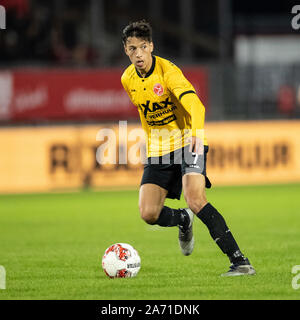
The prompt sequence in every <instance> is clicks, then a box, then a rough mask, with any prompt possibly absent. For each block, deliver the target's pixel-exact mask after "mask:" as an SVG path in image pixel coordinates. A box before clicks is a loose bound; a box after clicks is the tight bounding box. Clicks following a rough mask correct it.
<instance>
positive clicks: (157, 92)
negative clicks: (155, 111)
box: [153, 83, 164, 96]
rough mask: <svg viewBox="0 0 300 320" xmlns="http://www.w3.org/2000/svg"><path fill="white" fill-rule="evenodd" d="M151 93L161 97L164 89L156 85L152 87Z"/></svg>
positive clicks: (158, 84)
mask: <svg viewBox="0 0 300 320" xmlns="http://www.w3.org/2000/svg"><path fill="white" fill-rule="evenodd" d="M153 91H154V93H155V94H156V95H158V96H161V95H162V94H163V93H164V88H163V86H162V85H161V84H160V83H157V84H156V85H155V86H154V87H153Z"/></svg>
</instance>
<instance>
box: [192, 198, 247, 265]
mask: <svg viewBox="0 0 300 320" xmlns="http://www.w3.org/2000/svg"><path fill="white" fill-rule="evenodd" d="M197 217H198V218H199V219H200V220H201V221H202V222H203V223H204V224H205V225H206V226H207V228H208V230H209V233H210V235H211V237H212V238H213V240H214V241H215V242H216V244H217V245H218V246H219V248H220V249H221V250H222V252H223V253H225V254H227V256H228V258H229V260H230V261H231V263H238V262H242V261H244V260H245V258H244V256H243V254H242V253H241V251H240V248H239V246H238V245H237V243H236V241H235V239H234V237H233V235H232V234H231V232H230V230H229V228H228V227H227V225H226V222H225V220H224V218H223V217H222V215H221V214H220V213H219V212H218V211H217V210H216V209H215V208H214V207H213V206H212V205H211V204H210V203H207V204H206V205H205V206H204V207H203V208H202V209H201V210H200V211H199V212H198V213H197Z"/></svg>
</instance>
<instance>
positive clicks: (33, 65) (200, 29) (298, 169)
mask: <svg viewBox="0 0 300 320" xmlns="http://www.w3.org/2000/svg"><path fill="white" fill-rule="evenodd" d="M294 4H295V3H294V2H293V1H272V2H270V1H249V2H245V1H235V0H232V1H230V0H222V1H217V0H213V1H205V2H204V1H195V0H194V1H193V0H185V1H183V0H172V1H169V0H164V1H160V0H147V1H136V0H115V1H109V0H102V1H101V0H87V1H77V0H53V1H46V0H1V1H0V5H2V6H3V7H4V8H5V10H6V29H1V30H0V126H1V128H0V153H1V156H0V177H1V178H0V193H1V194H2V203H3V204H5V203H6V204H8V203H9V202H10V201H13V199H14V198H10V197H8V198H6V197H5V196H4V194H20V193H21V194H23V193H25V195H20V197H21V198H18V195H16V199H23V200H24V199H27V200H28V201H29V199H31V201H32V203H31V206H32V207H29V208H33V207H35V205H36V204H37V203H39V200H38V198H37V199H35V198H32V197H34V195H32V194H30V195H29V194H28V195H26V194H27V193H34V194H35V193H40V192H43V193H45V192H52V191H55V193H57V192H61V193H62V195H63V194H65V192H66V191H67V192H70V191H77V192H78V191H79V193H80V192H86V191H87V190H90V192H94V191H97V192H99V190H111V189H113V190H131V189H133V190H137V188H138V184H139V181H140V178H141V174H142V165H141V164H130V163H128V164H114V165H110V164H103V165H100V164H99V163H98V162H97V161H96V152H97V148H98V147H99V146H100V143H99V141H97V139H96V137H97V133H98V132H99V130H101V129H112V130H114V131H115V132H116V134H117V136H118V130H119V121H120V120H122V121H124V120H128V124H127V130H128V132H130V131H132V130H135V129H137V128H140V124H139V120H138V113H137V111H136V109H135V107H133V106H132V104H131V103H130V101H129V99H128V97H127V96H126V93H125V92H124V90H123V89H122V87H121V83H120V76H121V74H122V71H123V70H124V69H125V68H126V67H127V66H128V64H129V61H128V58H127V57H126V56H125V54H124V52H123V48H122V44H121V40H120V38H121V30H122V29H123V28H124V26H126V25H127V23H128V22H129V21H134V20H138V19H142V18H145V19H147V20H148V21H149V22H150V23H151V24H152V25H153V33H154V44H155V54H156V55H159V56H162V57H165V58H167V59H169V60H171V61H173V62H174V63H175V64H176V65H178V66H179V67H180V68H182V70H183V72H184V74H185V75H186V77H187V78H188V79H189V80H190V81H191V82H192V83H193V85H194V86H195V88H196V90H197V93H198V94H199V96H200V98H201V100H202V101H203V103H204V105H205V107H206V126H205V131H206V135H207V138H208V142H209V145H210V152H209V159H208V175H209V177H210V179H211V180H212V182H213V185H214V186H228V185H236V186H241V185H267V186H270V187H271V185H272V184H274V186H276V185H277V184H278V186H281V187H282V185H280V183H284V184H285V185H284V190H285V192H286V196H287V199H288V197H289V193H290V192H291V194H292V191H290V190H294V191H295V192H296V191H297V190H298V191H299V184H298V183H300V161H299V157H300V146H299V144H300V142H299V136H300V72H299V71H300V55H299V52H300V42H299V32H300V29H295V27H293V24H292V19H293V18H294V17H295V14H292V8H293V6H294ZM296 22H297V21H296ZM298 23H299V26H300V19H299V22H298ZM296 27H297V23H296ZM122 150H123V149H122V146H121V145H120V141H118V145H117V148H116V150H115V152H116V158H117V159H118V158H119V157H120V152H122ZM123 152H124V150H123ZM274 186H272V187H274ZM82 190H83V191H82ZM220 190H223V189H220ZM224 190H225V189H224ZM226 190H227V189H226ZM228 190H231V189H228ZM232 190H233V191H232V192H233V193H234V192H237V190H238V189H232ZM252 190H253V194H255V189H252ZM258 190H260V189H258ZM271 190H274V189H271ZM271 192H272V191H271ZM225 193H226V192H225ZM275 193H276V192H275ZM96 194H97V193H96ZM101 194H102V193H101V192H100V193H99V196H100V197H101ZM111 194H112V196H111V199H113V195H114V194H115V195H116V197H117V196H118V197H121V198H122V196H120V195H121V194H122V193H120V192H119V191H116V192H115V193H114V192H112V193H111ZM278 194H281V192H279V193H278ZM133 195H134V197H133V199H135V200H133V201H136V202H137V193H134V194H133ZM11 197H12V196H11ZM37 197H38V196H37ZM232 197H233V198H232V201H234V199H235V196H232ZM108 198H110V197H108ZM51 199H52V198H51ZM75 199H76V197H75V198H74V201H76V200H75ZM229 199H230V197H229ZM23 200H22V201H23ZM27 200H24V201H27ZM251 200H252V201H255V199H251ZM20 201H21V200H20ZM53 201H57V200H53ZM224 201H225V200H224ZM228 201H231V200H228ZM261 201H262V206H264V205H265V207H267V204H265V203H264V200H263V199H262V200H261ZM58 202H59V203H60V200H58ZM288 202H289V201H288V200H287V201H286V202H285V204H286V203H288ZM294 204H295V203H294ZM135 205H136V203H135V202H134V206H135ZM245 205H246V203H245ZM46 206H47V204H46ZM67 206H68V201H66V203H65V207H66V208H67ZM285 206H286V205H285ZM265 207H263V208H265ZM5 208H6V207H5V206H3V208H2V209H0V210H1V212H0V216H1V219H2V222H5V221H6V222H7V221H8V220H7V219H8V213H9V212H12V213H15V211H13V209H12V208H11V210H12V211H10V209H5ZM29 208H28V210H29V211H30V209H29ZM293 208H294V209H295V208H296V206H295V205H294V206H293ZM66 210H67V209H66ZM93 210H95V209H93ZM99 210H100V209H99ZM109 210H110V209H109ZM115 210H116V211H118V210H117V209H116V208H115ZM290 210H292V209H290ZM63 211H64V204H63V203H62V204H61V211H60V213H63ZM100 211H101V210H100ZM19 214H20V213H19V212H18V213H17V216H16V217H19ZM99 214H100V213H99ZM25 215H26V213H25V212H24V216H25ZM29 215H30V214H29ZM136 215H137V217H138V213H136ZM18 219H19V218H16V222H15V223H18V221H19V223H20V226H25V225H26V223H25V222H24V221H26V218H24V217H22V218H20V220H18ZM24 219H25V220H24ZM70 219H72V218H71V216H70ZM248 219H250V213H249V215H248ZM291 219H292V221H294V223H295V224H294V227H295V228H296V226H299V219H298V218H297V217H296V216H295V215H292V213H291ZM22 221H23V222H22ZM22 223H23V224H22ZM4 225H5V224H4V223H2V226H4ZM108 228H109V224H108ZM2 234H5V232H3V230H2ZM49 239H50V238H49ZM113 240H114V237H112V238H111V241H113ZM3 241H4V240H3ZM107 241H108V242H107V243H106V244H107V245H108V244H110V243H109V242H110V240H107ZM117 241H120V240H117ZM102 249H105V248H102V246H101V247H100V249H99V250H102ZM5 259H8V257H7V256H5V255H4V256H3V257H2V260H3V261H4V262H2V261H0V264H3V265H8V264H9V262H8V260H9V259H8V260H7V262H5V261H6V260H5ZM294 264H296V262H295V261H294ZM288 272H289V271H288ZM20 290H21V289H20ZM12 296H14V295H13V294H12ZM50 296H51V295H50ZM20 297H22V293H20ZM111 297H114V296H113V295H112V296H110V298H111ZM273 297H276V295H274V296H273Z"/></svg>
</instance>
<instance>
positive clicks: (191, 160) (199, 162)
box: [141, 146, 211, 200]
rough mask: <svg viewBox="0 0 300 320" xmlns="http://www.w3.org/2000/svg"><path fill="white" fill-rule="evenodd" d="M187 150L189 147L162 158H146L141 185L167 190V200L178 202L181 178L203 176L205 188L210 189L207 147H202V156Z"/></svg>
mask: <svg viewBox="0 0 300 320" xmlns="http://www.w3.org/2000/svg"><path fill="white" fill-rule="evenodd" d="M188 148H189V146H186V147H184V148H182V149H179V150H175V151H173V152H171V153H169V154H168V155H166V156H163V157H151V158H148V159H147V162H148V163H147V164H146V165H145V166H144V174H143V177H142V181H141V185H143V184H146V183H153V184H156V185H158V186H160V187H162V188H164V189H166V190H168V194H167V198H170V199H178V200H179V199H180V196H181V192H182V176H183V175H184V174H186V173H190V172H196V173H201V174H203V175H204V176H205V186H206V188H210V187H211V183H210V181H209V179H208V177H207V176H206V158H207V152H208V146H204V154H203V155H196V154H195V153H192V152H189V151H188Z"/></svg>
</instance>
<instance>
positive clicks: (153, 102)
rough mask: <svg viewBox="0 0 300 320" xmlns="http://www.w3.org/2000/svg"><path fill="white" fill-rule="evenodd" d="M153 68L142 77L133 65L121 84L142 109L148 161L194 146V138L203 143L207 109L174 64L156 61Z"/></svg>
mask: <svg viewBox="0 0 300 320" xmlns="http://www.w3.org/2000/svg"><path fill="white" fill-rule="evenodd" d="M152 58H153V60H152V66H151V68H150V70H149V71H148V73H147V74H146V75H145V77H142V76H141V74H140V73H139V72H138V70H137V69H136V68H135V66H134V65H133V64H131V65H130V66H129V67H128V68H127V69H126V70H125V71H124V73H123V75H122V77H121V82H122V85H123V87H124V89H125V90H126V92H127V94H128V96H129V98H130V100H131V101H132V103H133V104H134V105H135V106H136V107H137V108H138V111H139V115H140V119H141V123H142V127H143V129H144V131H145V133H146V147H147V156H148V157H157V156H163V155H165V154H167V153H170V152H172V151H174V150H177V149H179V148H182V147H184V146H186V145H187V144H189V143H190V141H189V139H188V138H190V137H191V136H197V137H200V138H201V139H203V142H204V144H207V141H206V139H205V137H204V116H205V108H204V106H203V104H202V103H201V101H200V99H199V98H198V96H197V94H196V91H195V89H194V87H193V86H192V84H191V83H190V82H189V81H188V80H187V79H186V78H185V76H184V75H183V73H182V72H181V70H180V69H179V68H178V67H177V66H175V65H174V64H173V63H172V62H170V61H168V60H166V59H163V58H161V57H158V56H153V57H152Z"/></svg>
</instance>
